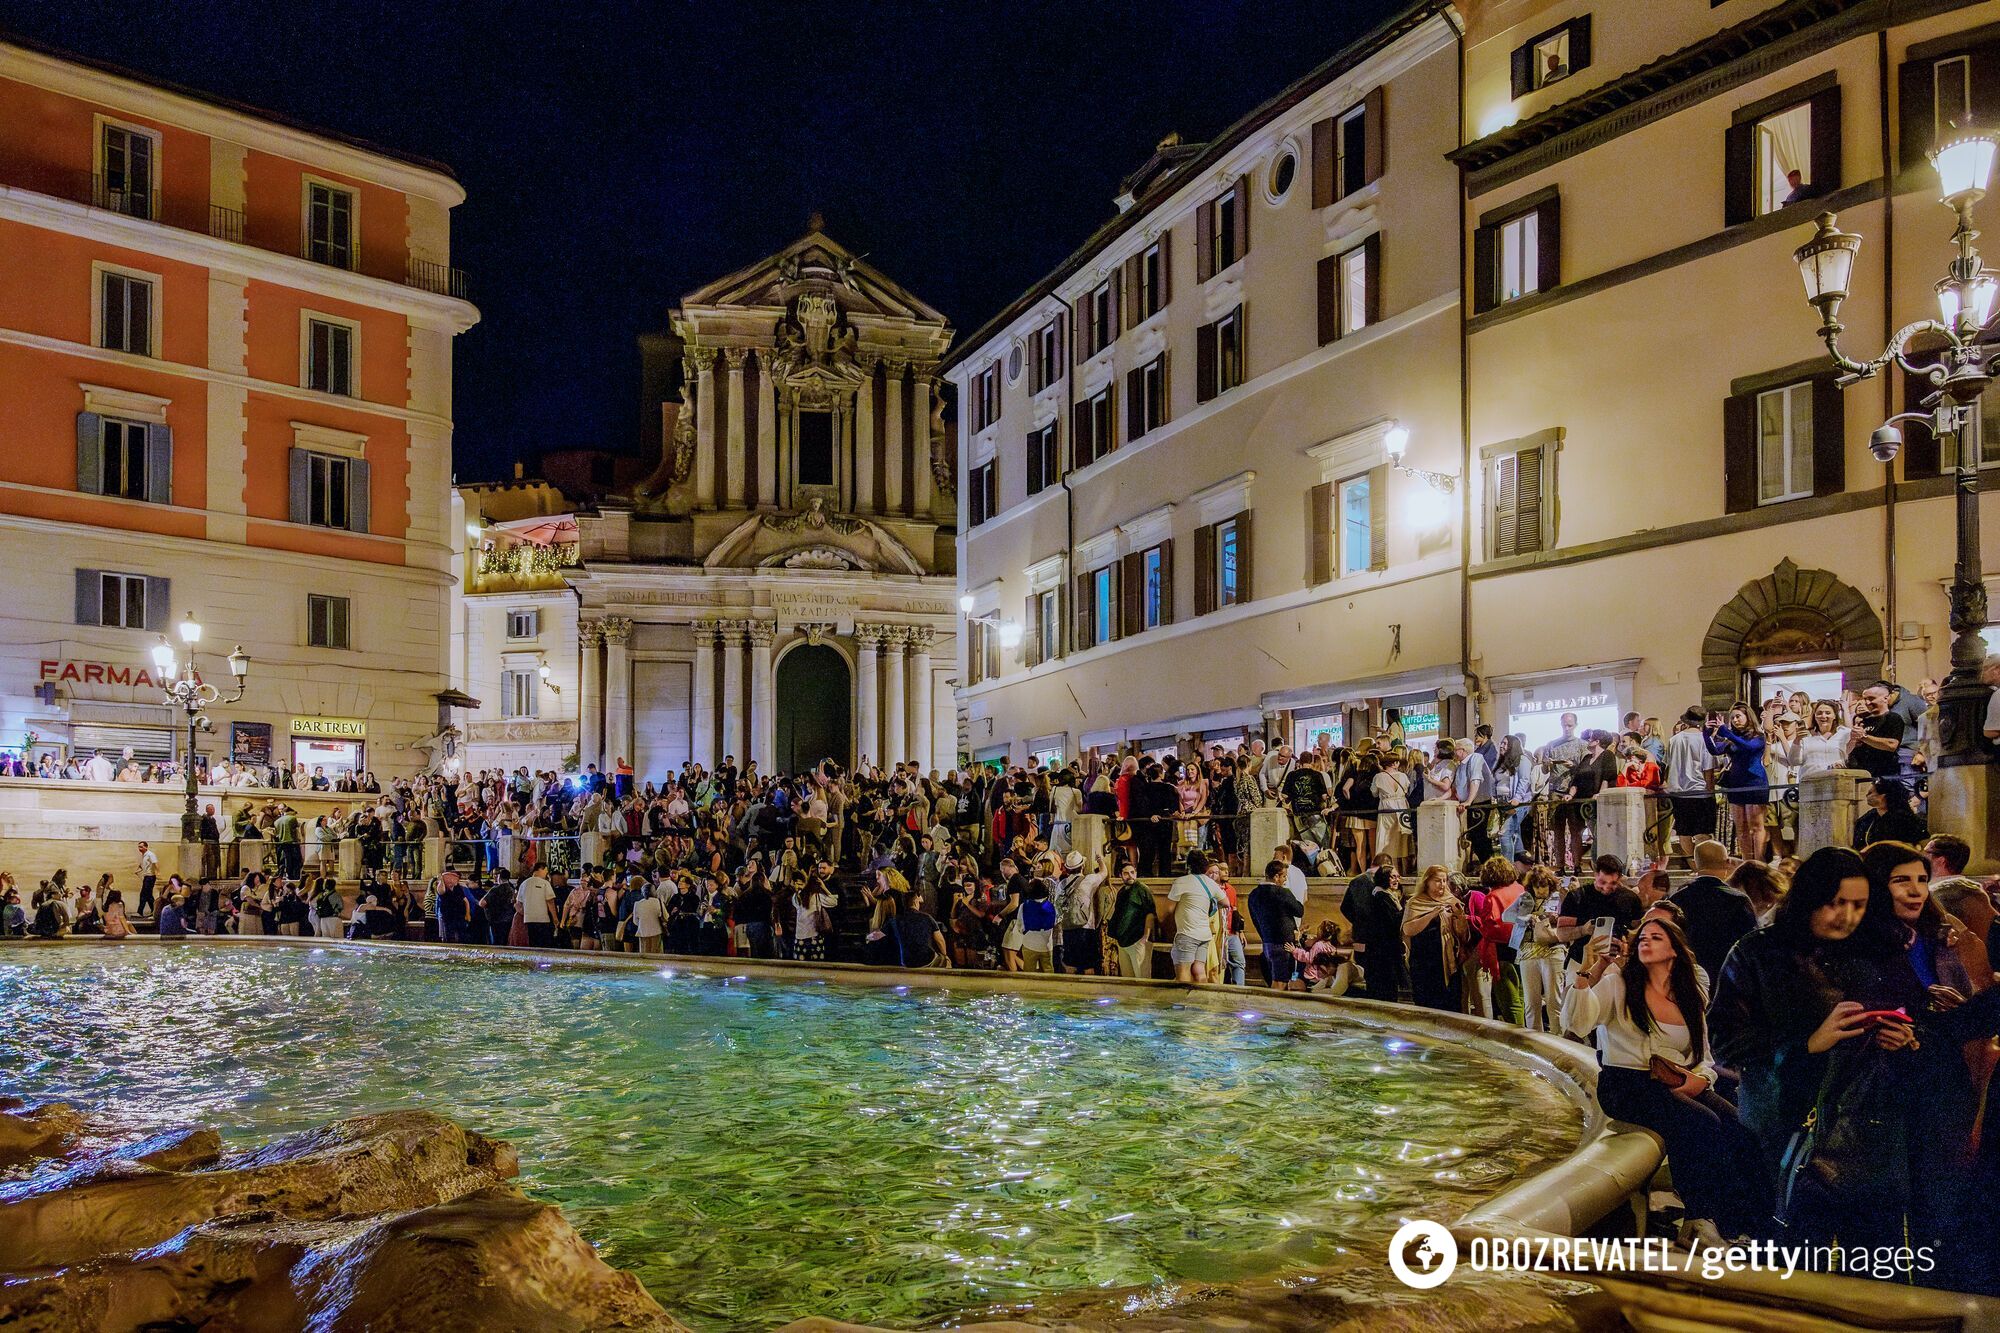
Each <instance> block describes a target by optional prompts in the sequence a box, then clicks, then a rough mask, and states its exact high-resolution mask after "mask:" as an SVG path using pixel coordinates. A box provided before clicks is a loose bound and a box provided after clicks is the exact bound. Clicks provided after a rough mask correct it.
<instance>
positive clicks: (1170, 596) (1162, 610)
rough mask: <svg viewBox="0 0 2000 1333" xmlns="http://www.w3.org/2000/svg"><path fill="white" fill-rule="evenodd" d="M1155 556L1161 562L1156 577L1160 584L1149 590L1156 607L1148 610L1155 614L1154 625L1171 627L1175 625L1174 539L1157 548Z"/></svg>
mask: <svg viewBox="0 0 2000 1333" xmlns="http://www.w3.org/2000/svg"><path fill="white" fill-rule="evenodd" d="M1153 555H1154V556H1155V557H1156V558H1157V560H1158V562H1159V565H1158V569H1157V575H1156V576H1157V578H1158V580H1159V583H1158V586H1157V587H1156V588H1153V589H1150V590H1149V594H1150V595H1151V596H1152V598H1153V600H1154V603H1155V605H1154V606H1153V607H1151V608H1148V609H1149V610H1151V611H1153V612H1154V616H1153V624H1155V625H1171V624H1173V623H1174V539H1173V538H1172V537H1169V538H1167V539H1166V540H1165V541H1163V542H1161V543H1160V544H1159V545H1158V546H1155V547H1154V548H1153Z"/></svg>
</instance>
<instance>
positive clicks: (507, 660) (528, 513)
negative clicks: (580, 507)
mask: <svg viewBox="0 0 2000 1333" xmlns="http://www.w3.org/2000/svg"><path fill="white" fill-rule="evenodd" d="M453 506H454V511H455V513H454V517H455V518H456V520H457V521H456V525H455V528H454V531H455V532H456V533H457V534H458V536H459V550H458V551H457V553H456V569H455V572H456V573H457V576H458V581H457V586H456V588H455V590H454V593H453V597H452V681H453V683H454V685H455V686H456V688H458V689H459V690H460V691H462V692H463V693H465V694H467V695H470V696H471V697H472V698H474V699H477V700H478V701H479V702H478V705H477V706H476V707H471V706H469V707H468V709H467V712H466V715H465V721H464V723H463V733H464V734H463V735H462V736H461V737H460V738H459V748H458V756H457V757H458V760H459V764H460V767H461V768H462V769H463V770H465V771H468V772H475V773H476V772H479V771H482V770H484V769H489V768H501V769H507V770H509V771H511V770H513V769H516V768H520V767H523V766H525V767H526V768H527V769H528V771H529V772H531V773H540V772H546V771H550V770H555V771H558V772H562V771H568V770H569V769H571V768H573V767H574V766H575V763H576V758H575V757H576V752H577V746H576V737H577V716H578V708H577V703H578V699H579V687H580V685H581V681H580V679H579V662H580V657H579V654H578V651H577V599H576V594H575V593H574V592H573V591H572V590H571V589H570V586H569V584H568V583H567V582H566V581H565V579H564V572H565V571H566V570H569V569H571V568H572V567H574V566H575V564H576V563H577V522H576V515H575V513H574V512H573V506H572V505H571V503H570V501H569V499H568V498H567V497H566V496H564V495H563V493H562V492H561V491H559V490H557V489H556V488H555V487H554V486H551V485H549V484H548V483H547V482H544V481H511V482H498V483H493V484H488V485H468V486H460V487H458V488H457V490H456V492H455V494H454V497H453Z"/></svg>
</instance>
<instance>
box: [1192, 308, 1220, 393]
mask: <svg viewBox="0 0 2000 1333" xmlns="http://www.w3.org/2000/svg"><path fill="white" fill-rule="evenodd" d="M1215 394H1216V388H1215V325H1213V324H1204V325H1202V326H1201V327H1200V328H1198V329H1196V330H1195V331H1194V400H1195V401H1196V402H1197V403H1205V402H1207V401H1208V400H1209V399H1211V398H1213V397H1215Z"/></svg>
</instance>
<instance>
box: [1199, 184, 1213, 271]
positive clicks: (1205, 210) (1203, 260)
mask: <svg viewBox="0 0 2000 1333" xmlns="http://www.w3.org/2000/svg"><path fill="white" fill-rule="evenodd" d="M1214 276H1215V201H1214V200H1213V199H1209V200H1205V201H1204V202H1202V203H1201V204H1199V205H1197V206H1196V207H1195V210H1194V277H1195V281H1196V282H1207V281H1208V280H1209V279H1210V278H1212V277H1214Z"/></svg>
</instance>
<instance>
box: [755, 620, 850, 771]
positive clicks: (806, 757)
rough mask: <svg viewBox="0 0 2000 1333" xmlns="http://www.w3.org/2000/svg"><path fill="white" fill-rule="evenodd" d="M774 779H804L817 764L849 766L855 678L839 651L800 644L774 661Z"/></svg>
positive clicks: (820, 646) (817, 645) (812, 644)
mask: <svg viewBox="0 0 2000 1333" xmlns="http://www.w3.org/2000/svg"><path fill="white" fill-rule="evenodd" d="M777 692H778V700H777V703H778V706H777V713H776V720H777V724H778V725H777V729H776V730H777V734H776V736H775V738H774V739H775V741H776V750H777V753H776V755H775V756H774V762H775V764H776V770H775V771H777V772H779V773H804V772H806V771H807V770H808V769H811V768H813V767H815V766H816V765H818V763H819V762H820V760H822V759H835V760H838V761H839V762H840V763H841V764H842V765H852V764H853V762H854V676H853V674H852V672H850V671H849V670H848V666H847V659H846V658H845V657H842V656H841V655H840V650H839V649H837V648H834V647H832V646H831V645H828V644H824V643H801V644H796V645H794V646H793V647H791V648H789V649H787V650H786V652H785V655H784V656H783V657H781V658H779V659H778V670H777Z"/></svg>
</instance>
